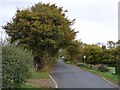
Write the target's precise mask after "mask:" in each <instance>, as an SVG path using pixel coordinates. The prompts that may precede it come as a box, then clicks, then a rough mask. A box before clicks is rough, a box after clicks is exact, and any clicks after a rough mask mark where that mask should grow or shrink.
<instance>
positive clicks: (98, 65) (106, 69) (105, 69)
mask: <svg viewBox="0 0 120 90" xmlns="http://www.w3.org/2000/svg"><path fill="white" fill-rule="evenodd" d="M95 67H96V68H97V70H99V71H101V72H108V67H107V66H106V65H104V64H97V65H95Z"/></svg>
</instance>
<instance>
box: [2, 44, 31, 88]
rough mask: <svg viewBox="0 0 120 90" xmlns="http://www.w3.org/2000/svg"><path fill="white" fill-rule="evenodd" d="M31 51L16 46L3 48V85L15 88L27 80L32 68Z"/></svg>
mask: <svg viewBox="0 0 120 90" xmlns="http://www.w3.org/2000/svg"><path fill="white" fill-rule="evenodd" d="M32 59H33V57H32V56H31V53H30V52H29V51H27V50H23V49H21V48H18V47H15V46H5V47H3V49H2V87H3V88H15V87H16V86H17V85H18V84H22V83H24V82H26V80H27V79H28V78H29V76H30V74H31V73H30V72H31V68H32Z"/></svg>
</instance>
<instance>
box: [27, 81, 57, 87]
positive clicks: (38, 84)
mask: <svg viewBox="0 0 120 90" xmlns="http://www.w3.org/2000/svg"><path fill="white" fill-rule="evenodd" d="M27 83H28V84H30V85H33V86H36V87H40V88H55V85H54V82H53V81H52V80H51V79H31V80H28V82H27Z"/></svg>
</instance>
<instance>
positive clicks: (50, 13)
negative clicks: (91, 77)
mask: <svg viewBox="0 0 120 90" xmlns="http://www.w3.org/2000/svg"><path fill="white" fill-rule="evenodd" d="M65 12H66V11H63V9H62V8H61V7H57V6H56V5H55V4H44V3H38V4H35V5H34V6H32V7H30V8H29V9H26V10H18V11H17V13H16V15H15V17H13V19H12V21H11V22H9V23H7V24H6V25H5V26H3V28H4V29H5V30H6V32H7V34H8V35H9V36H10V37H11V41H12V43H13V42H18V43H16V44H18V45H22V46H24V47H25V48H28V49H30V50H32V52H35V53H36V52H37V54H38V56H39V57H40V56H44V55H42V54H43V53H44V52H46V54H49V57H48V58H50V57H52V56H53V55H54V54H57V53H54V52H58V51H59V49H61V48H65V47H66V46H68V44H69V43H70V42H71V41H72V40H74V39H75V35H76V32H74V31H73V30H72V29H71V28H70V26H71V25H72V24H73V22H74V20H69V19H68V18H67V17H66V16H65ZM63 14H64V15H63ZM51 55H52V56H51ZM35 56H36V54H35ZM55 56H56V55H55ZM40 58H41V57H40ZM42 61H45V60H42Z"/></svg>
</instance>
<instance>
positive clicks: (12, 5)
mask: <svg viewBox="0 0 120 90" xmlns="http://www.w3.org/2000/svg"><path fill="white" fill-rule="evenodd" d="M118 1H119V0H75V1H74V0H1V1H0V12H1V14H0V17H2V18H1V19H0V21H1V22H0V26H2V25H4V24H6V22H8V21H10V20H11V18H12V17H13V16H14V15H15V12H16V8H17V7H19V8H21V9H23V8H27V7H29V6H31V5H34V4H35V3H38V2H44V3H48V2H50V3H55V4H56V5H57V6H59V7H63V9H64V10H66V9H68V13H67V16H69V18H70V19H74V18H75V19H76V23H75V25H74V26H73V28H75V29H76V31H79V32H80V33H79V34H77V38H78V39H82V40H83V42H86V43H95V42H101V41H103V42H106V41H108V40H114V41H115V40H117V39H118V38H117V37H118V34H117V33H118ZM0 30H2V29H1V28H0Z"/></svg>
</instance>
